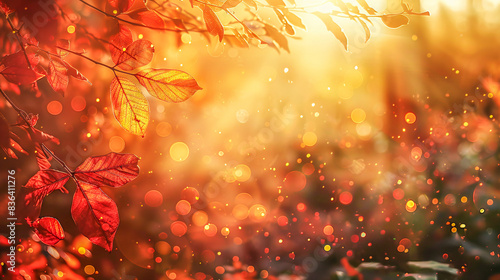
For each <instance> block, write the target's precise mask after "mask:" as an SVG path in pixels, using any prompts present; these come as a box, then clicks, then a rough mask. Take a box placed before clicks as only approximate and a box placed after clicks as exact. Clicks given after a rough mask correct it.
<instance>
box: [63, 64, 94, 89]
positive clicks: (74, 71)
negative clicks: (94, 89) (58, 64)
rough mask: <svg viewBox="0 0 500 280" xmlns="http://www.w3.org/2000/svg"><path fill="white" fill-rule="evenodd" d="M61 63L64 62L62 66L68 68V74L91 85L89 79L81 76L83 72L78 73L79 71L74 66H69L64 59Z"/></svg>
mask: <svg viewBox="0 0 500 280" xmlns="http://www.w3.org/2000/svg"><path fill="white" fill-rule="evenodd" d="M63 64H64V66H66V68H67V70H68V75H69V76H71V77H73V78H76V79H78V80H82V81H85V82H87V83H89V84H90V85H92V83H91V82H90V81H89V79H87V77H85V76H83V74H82V73H80V71H78V69H76V68H75V67H73V66H71V65H70V64H69V63H67V62H66V61H63Z"/></svg>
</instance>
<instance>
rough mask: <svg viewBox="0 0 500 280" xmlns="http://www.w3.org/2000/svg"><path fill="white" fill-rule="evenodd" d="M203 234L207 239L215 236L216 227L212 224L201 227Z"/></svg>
mask: <svg viewBox="0 0 500 280" xmlns="http://www.w3.org/2000/svg"><path fill="white" fill-rule="evenodd" d="M203 233H205V235H206V236H208V237H213V236H215V235H216V234H217V226H216V225H214V224H206V225H205V226H204V227H203Z"/></svg>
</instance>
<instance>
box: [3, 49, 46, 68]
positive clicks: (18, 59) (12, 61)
mask: <svg viewBox="0 0 500 280" xmlns="http://www.w3.org/2000/svg"><path fill="white" fill-rule="evenodd" d="M26 56H27V57H28V60H29V61H30V64H31V67H34V66H36V65H38V62H39V60H40V59H39V58H38V55H36V54H33V53H31V54H27V55H26ZM26 56H25V55H24V52H23V51H18V52H16V53H13V54H9V55H6V56H4V57H2V61H1V62H0V64H2V65H5V67H10V66H15V67H25V68H29V67H28V63H27V62H26Z"/></svg>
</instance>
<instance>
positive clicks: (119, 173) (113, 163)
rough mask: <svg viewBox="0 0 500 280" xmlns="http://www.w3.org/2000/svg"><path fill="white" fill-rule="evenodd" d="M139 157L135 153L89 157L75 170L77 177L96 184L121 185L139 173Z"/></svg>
mask: <svg viewBox="0 0 500 280" xmlns="http://www.w3.org/2000/svg"><path fill="white" fill-rule="evenodd" d="M138 161H139V158H138V157H136V156H135V155H133V154H117V153H109V154H107V155H104V156H98V157H89V158H87V159H86V160H85V161H84V162H83V163H82V164H80V166H78V167H77V168H76V170H75V177H76V178H77V179H78V180H81V181H85V182H87V183H90V184H94V185H105V186H110V187H120V186H123V185H125V184H126V183H128V182H130V181H132V180H133V179H135V178H136V177H137V175H139V166H137V162H138Z"/></svg>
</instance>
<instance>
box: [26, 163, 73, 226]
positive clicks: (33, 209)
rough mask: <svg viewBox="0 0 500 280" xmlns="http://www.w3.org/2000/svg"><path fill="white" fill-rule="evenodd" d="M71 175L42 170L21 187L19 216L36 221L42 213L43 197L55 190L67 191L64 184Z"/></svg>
mask: <svg viewBox="0 0 500 280" xmlns="http://www.w3.org/2000/svg"><path fill="white" fill-rule="evenodd" d="M68 179H69V175H68V174H66V173H63V172H60V171H57V170H53V169H49V170H41V171H38V172H37V173H36V174H35V175H34V176H33V177H31V178H30V179H29V180H28V183H26V185H24V186H23V187H21V189H20V191H19V194H18V197H17V199H18V205H19V206H20V207H19V211H18V215H19V218H20V219H22V218H28V219H30V220H31V221H34V220H35V219H36V218H38V216H39V215H40V210H41V208H42V201H43V199H44V198H45V197H46V196H47V195H49V194H50V193H52V192H53V191H55V190H61V191H62V192H67V190H66V189H65V188H64V184H66V182H67V181H68Z"/></svg>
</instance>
